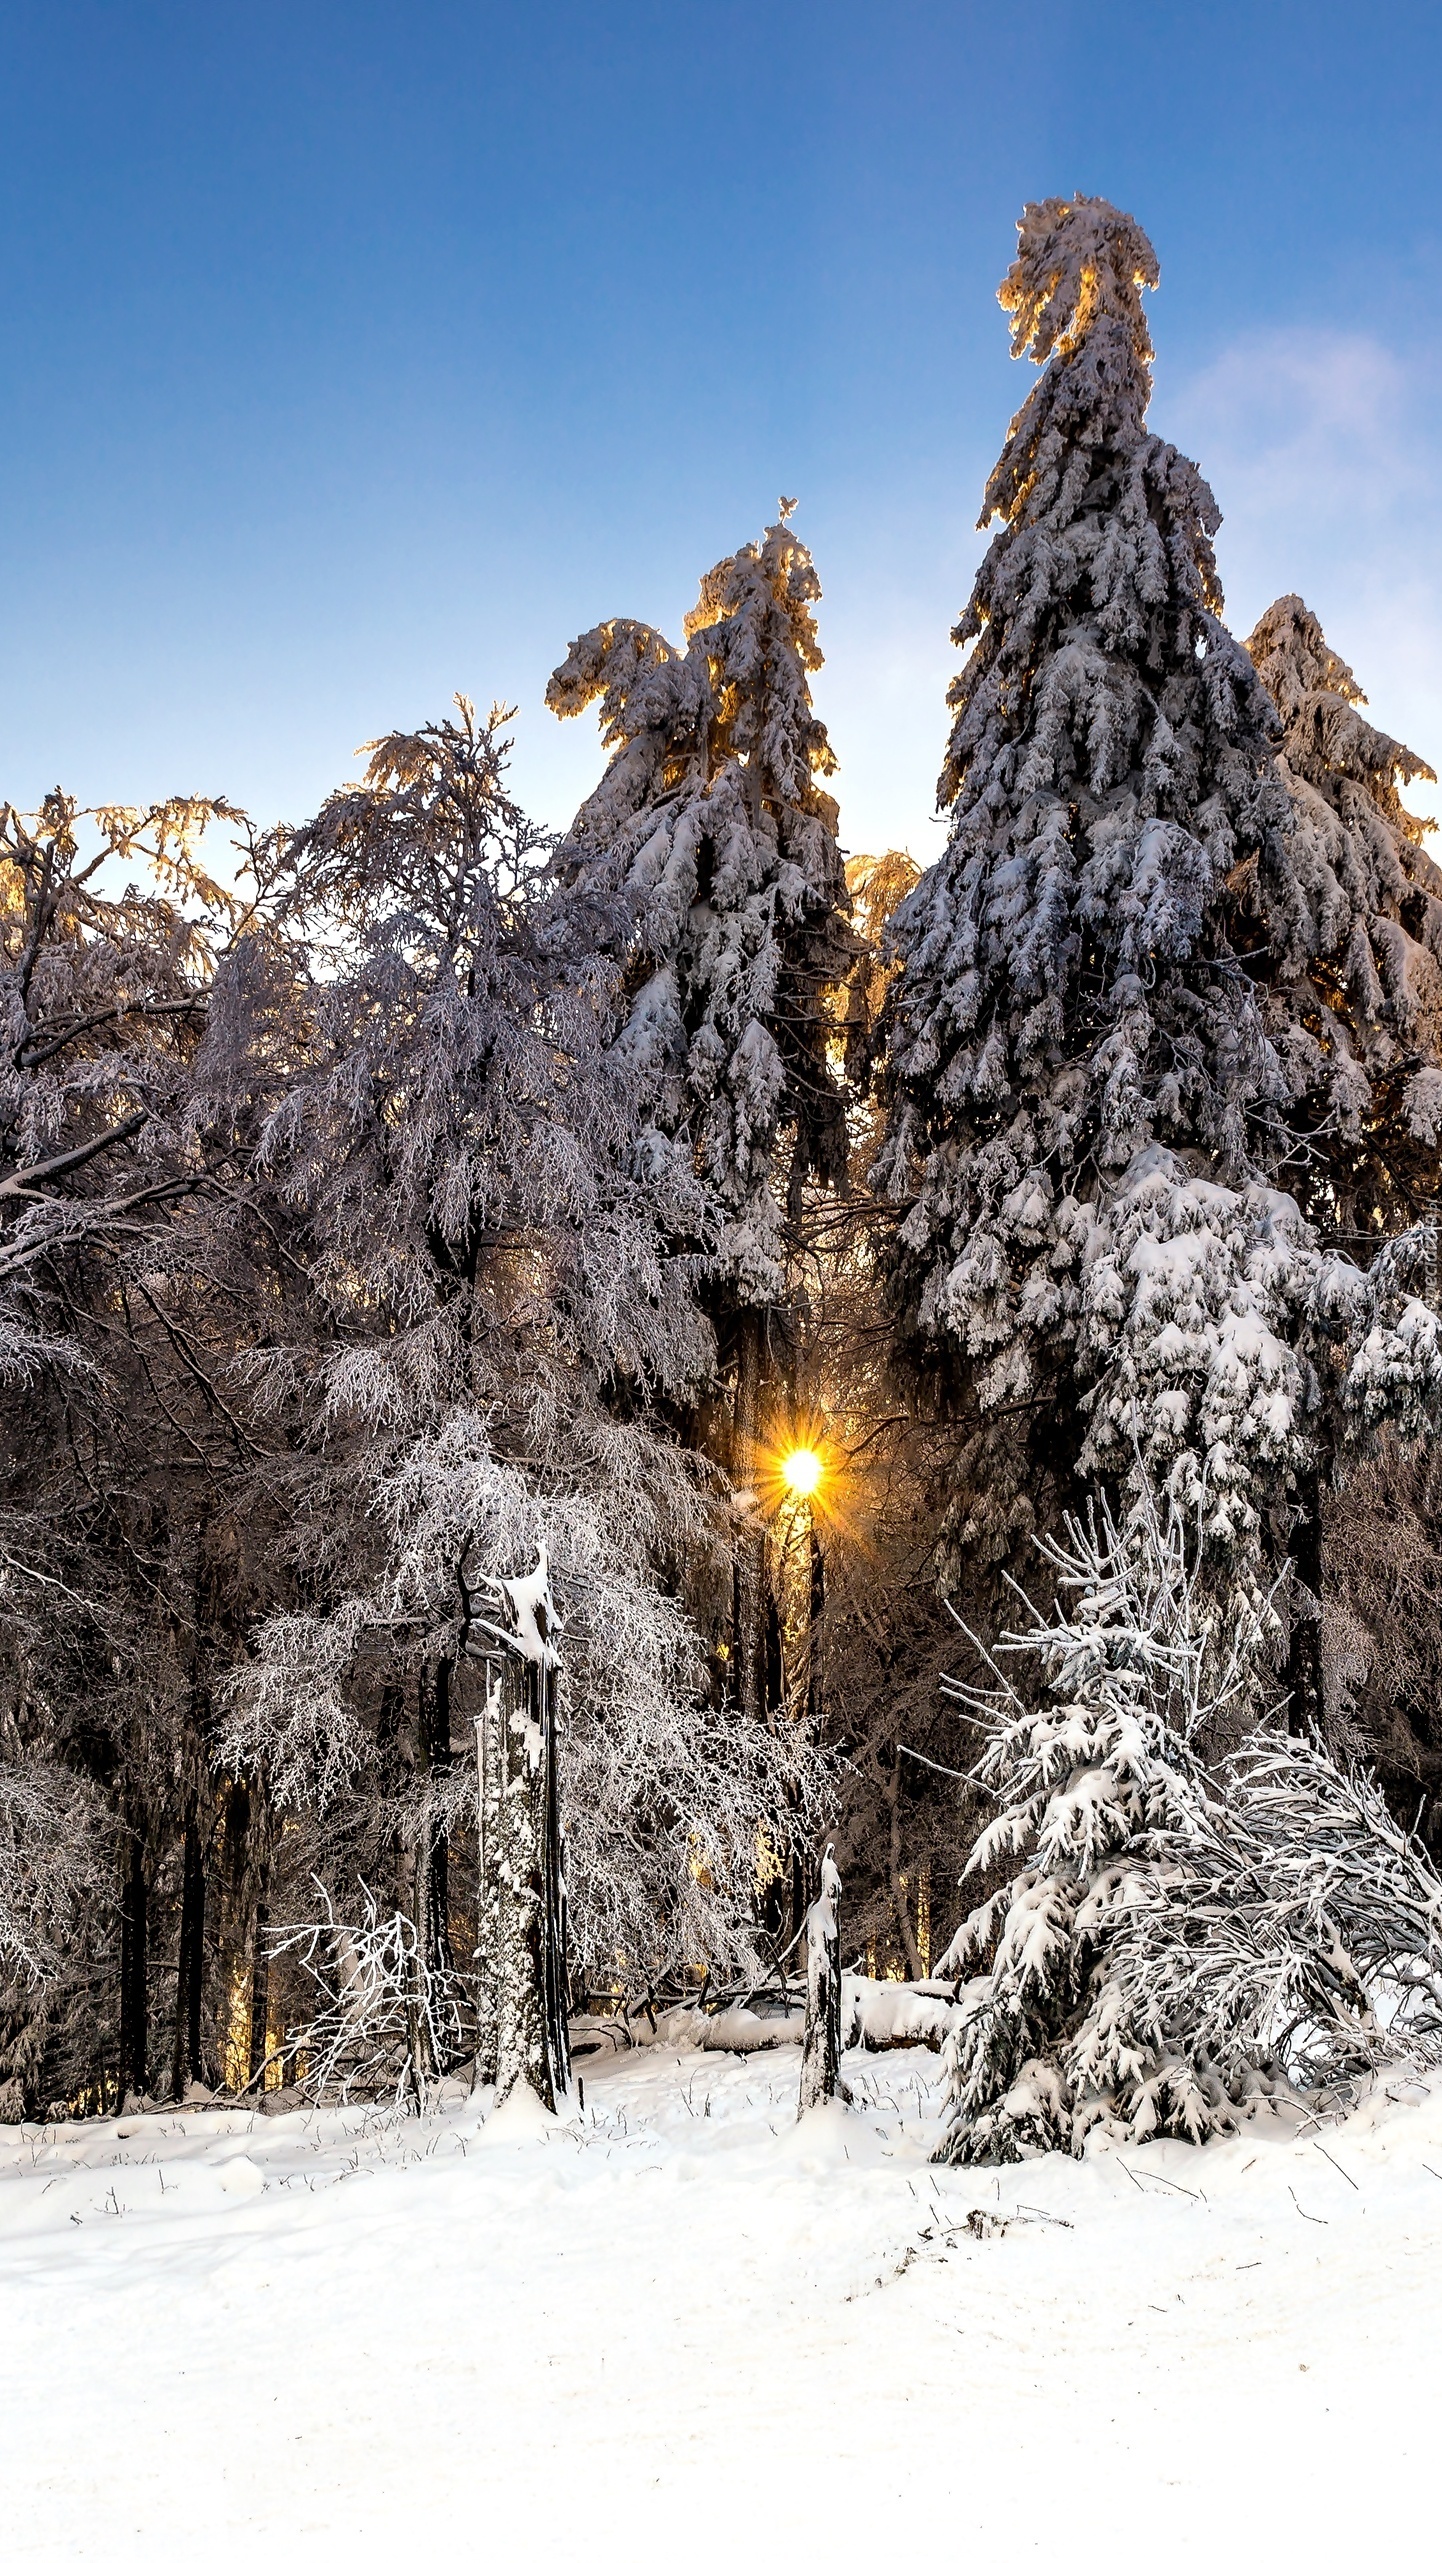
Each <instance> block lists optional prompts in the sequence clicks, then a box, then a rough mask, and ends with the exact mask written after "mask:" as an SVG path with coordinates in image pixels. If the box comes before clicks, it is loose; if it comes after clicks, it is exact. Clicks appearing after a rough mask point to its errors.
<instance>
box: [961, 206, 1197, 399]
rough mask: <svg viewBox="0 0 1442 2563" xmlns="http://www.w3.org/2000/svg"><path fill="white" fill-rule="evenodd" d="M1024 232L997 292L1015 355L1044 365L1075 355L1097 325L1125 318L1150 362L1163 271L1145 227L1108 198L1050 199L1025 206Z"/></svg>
mask: <svg viewBox="0 0 1442 2563" xmlns="http://www.w3.org/2000/svg"><path fill="white" fill-rule="evenodd" d="M1017 232H1018V234H1019V236H1020V246H1019V247H1018V250H1017V253H1016V256H1015V258H1014V259H1013V260H1012V263H1011V265H1010V266H1009V267H1008V269H1007V271H1006V274H1005V276H1004V277H1003V278H1002V282H1001V286H1000V289H999V291H998V294H997V300H998V302H999V303H1000V304H1001V307H1002V310H1003V311H1005V312H1010V313H1011V315H1012V323H1011V352H1012V354H1013V356H1030V357H1031V358H1032V359H1033V361H1034V362H1035V363H1036V364H1038V365H1044V364H1046V363H1047V361H1048V359H1049V358H1051V357H1052V356H1061V357H1067V356H1071V355H1074V354H1075V352H1076V350H1077V348H1078V347H1080V345H1081V343H1082V340H1083V339H1084V338H1085V337H1086V335H1087V333H1088V331H1089V330H1090V329H1092V328H1093V327H1094V326H1095V324H1096V322H1097V321H1099V320H1118V321H1121V322H1123V323H1124V324H1125V327H1126V329H1127V332H1128V335H1129V337H1130V339H1131V343H1132V347H1133V350H1134V352H1135V354H1136V356H1137V358H1138V360H1139V362H1140V363H1142V364H1144V365H1145V364H1147V363H1149V362H1150V359H1151V354H1152V342H1151V338H1150V335H1149V333H1148V330H1147V324H1146V315H1145V313H1144V312H1143V309H1142V292H1143V289H1144V288H1146V287H1155V285H1156V284H1157V283H1158V281H1159V279H1160V275H1161V270H1160V268H1159V267H1158V265H1157V253H1156V251H1155V250H1154V249H1153V247H1152V244H1151V242H1150V241H1149V240H1148V238H1147V236H1146V233H1145V232H1144V231H1143V229H1142V227H1141V224H1140V223H1138V222H1134V221H1133V220H1132V217H1131V215H1130V214H1124V213H1122V212H1121V211H1120V210H1119V209H1118V207H1117V206H1115V205H1112V204H1108V202H1107V200H1106V197H1105V196H1083V195H1080V194H1078V195H1075V196H1070V197H1068V196H1046V197H1044V198H1043V199H1042V201H1041V203H1040V204H1031V205H1026V206H1024V207H1023V209H1022V215H1021V220H1020V221H1019V222H1018V224H1017Z"/></svg>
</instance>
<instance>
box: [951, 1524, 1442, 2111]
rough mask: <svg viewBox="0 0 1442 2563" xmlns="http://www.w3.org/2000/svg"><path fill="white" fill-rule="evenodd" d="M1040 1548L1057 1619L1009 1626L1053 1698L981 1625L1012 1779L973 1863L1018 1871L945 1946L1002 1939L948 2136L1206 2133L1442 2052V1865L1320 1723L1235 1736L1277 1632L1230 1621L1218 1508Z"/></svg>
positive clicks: (992, 1724) (964, 2057)
mask: <svg viewBox="0 0 1442 2563" xmlns="http://www.w3.org/2000/svg"><path fill="white" fill-rule="evenodd" d="M1040 1545H1041V1547H1042V1552H1043V1555H1044V1556H1045V1557H1046V1559H1047V1561H1048V1563H1049V1564H1050V1566H1051V1567H1052V1569H1053V1571H1054V1573H1055V1575H1056V1578H1057V1583H1058V1586H1059V1588H1060V1590H1059V1597H1058V1601H1057V1605H1056V1613H1055V1617H1054V1618H1053V1619H1052V1620H1049V1621H1048V1620H1045V1619H1043V1618H1042V1616H1041V1615H1040V1613H1038V1612H1035V1611H1033V1615H1032V1621H1031V1625H1030V1626H1028V1627H1026V1628H1023V1629H1021V1630H1019V1631H1011V1632H1008V1633H1007V1634H1006V1635H1005V1636H1003V1637H1002V1638H1001V1639H1000V1640H999V1642H998V1648H997V1653H998V1654H1003V1653H1005V1654H1010V1655H1012V1656H1020V1657H1022V1658H1025V1659H1027V1660H1029V1661H1030V1663H1031V1664H1032V1665H1034V1666H1035V1668H1036V1670H1037V1672H1038V1673H1039V1675H1040V1676H1041V1677H1042V1680H1043V1684H1044V1687H1043V1689H1042V1690H1041V1693H1040V1696H1036V1697H1029V1696H1026V1695H1025V1694H1024V1693H1023V1692H1022V1691H1021V1690H1020V1689H1019V1688H1018V1686H1017V1685H1016V1684H1015V1683H1014V1682H1013V1681H1012V1680H1011V1678H1010V1676H1009V1675H1008V1674H1007V1673H1006V1672H1005V1671H1004V1670H1003V1669H1002V1668H1001V1667H1000V1666H999V1665H998V1664H997V1662H996V1660H995V1657H993V1656H991V1655H988V1654H987V1653H986V1650H985V1649H980V1648H979V1652H980V1653H981V1654H982V1655H983V1658H984V1660H985V1662H986V1663H987V1666H988V1669H989V1670H990V1672H991V1674H992V1677H993V1682H992V1686H991V1687H990V1688H986V1689H982V1688H979V1687H976V1686H973V1685H970V1684H967V1683H962V1682H956V1683H954V1684H953V1685H952V1686H951V1687H952V1689H953V1692H954V1695H955V1696H956V1697H957V1698H958V1699H960V1700H961V1701H962V1702H963V1703H964V1704H965V1705H966V1707H967V1709H968V1710H969V1711H970V1713H971V1714H972V1715H973V1716H974V1717H975V1718H976V1719H977V1721H978V1723H979V1724H980V1725H981V1726H982V1727H983V1729H984V1730H985V1732H986V1735H987V1739H988V1740H987V1743H986V1747H985V1750H984V1752H983V1754H982V1757H981V1760H980V1763H979V1766H978V1778H979V1780H980V1782H981V1783H982V1785H983V1786H984V1787H986V1788H987V1789H989V1790H991V1791H993V1792H994V1793H995V1795H996V1797H997V1799H998V1800H999V1802H1000V1804H999V1811H998V1813H997V1815H996V1816H995V1818H994V1819H993V1821H992V1823H991V1824H990V1825H989V1826H988V1827H987V1829H986V1831H985V1832H984V1833H983V1835H982V1836H981V1839H980V1840H979V1842H978V1843H977V1845H976V1848H975V1850H974V1851H973V1853H972V1856H971V1860H970V1862H969V1864H968V1873H969V1874H984V1873H985V1872H986V1871H987V1870H989V1869H991V1870H994V1869H996V1868H998V1867H1000V1868H1002V1869H1004V1870H1006V1871H1008V1872H1009V1873H1010V1874H1008V1875H1005V1876H1004V1877H1003V1880H1002V1883H1001V1884H1000V1885H999V1886H998V1887H997V1888H996V1889H995V1891H994V1892H993V1893H992V1894H991V1895H990V1896H989V1897H988V1898H987V1899H986V1901H985V1902H984V1903H982V1904H981V1905H980V1906H978V1907H977V1909H976V1910H975V1911H974V1912H973V1913H971V1914H970V1915H969V1916H968V1917H967V1919H966V1921H965V1922H964V1923H963V1924H962V1926H961V1929H960V1930H959V1931H958V1933H957V1934H956V1937H955V1939H954V1940H953V1942H952V1945H951V1947H950V1949H949V1950H948V1951H947V1953H946V1955H945V1957H944V1958H943V1960H942V1961H941V1965H940V1969H939V1972H941V1973H942V1974H945V1975H958V1976H959V1975H961V1974H962V1973H963V1971H964V1970H965V1968H966V1966H967V1964H968V1962H969V1961H973V1960H975V1959H977V1958H983V1959H988V1958H989V1961H990V1964H989V1967H988V1969H987V1972H986V1973H985V1974H984V1975H980V1976H977V1977H975V1978H973V1979H972V1980H971V1981H970V1982H968V1983H966V1984H965V1985H964V1986H963V1988H962V1992H961V1995H960V2000H959V2005H958V2017H957V2021H956V2025H955V2027H954V2029H953V2030H952V2032H951V2035H950V2037H949V2038H948V2041H947V2045H946V2050H945V2054H946V2063H947V2072H948V2079H949V2084H950V2121H949V2125H948V2129H947V2132H946V2135H945V2137H944V2139H943V2142H942V2145H941V2148H940V2152H941V2155H942V2157H943V2158H944V2159H946V2160H949V2161H952V2162H1006V2161H1015V2160H1018V2159H1019V2158H1021V2157H1022V2156H1024V2155H1027V2154H1030V2153H1035V2152H1041V2151H1046V2150H1049V2149H1053V2148H1069V2149H1071V2150H1072V2151H1074V2152H1079V2151H1080V2150H1081V2149H1082V2147H1083V2146H1084V2144H1085V2142H1086V2140H1087V2138H1088V2136H1089V2135H1090V2134H1091V2133H1092V2132H1093V2131H1094V2130H1096V2129H1109V2130H1111V2131H1113V2132H1114V2133H1115V2134H1117V2135H1120V2136H1125V2137H1130V2138H1134V2139H1141V2138H1145V2137H1150V2136H1163V2135H1170V2136H1181V2137H1186V2138H1188V2139H1190V2140H1191V2141H1193V2142H1201V2141H1202V2140H1203V2139H1204V2138H1206V2137H1208V2136H1210V2135H1212V2134H1215V2133H1218V2132H1222V2131H1225V2130H1229V2129H1232V2128H1235V2127H1236V2126H1237V2125H1238V2123H1239V2122H1240V2120H1241V2119H1242V2118H1243V2117H1244V2116H1245V2115H1248V2114H1251V2113H1253V2112H1255V2111H1256V2110H1257V2109H1259V2108H1264V2107H1266V2106H1267V2105H1269V2104H1270V2103H1271V2102H1272V2101H1274V2100H1276V2099H1277V2098H1278V2097H1279V2096H1281V2095H1282V2094H1284V2093H1286V2092H1287V2091H1289V2090H1293V2089H1296V2088H1298V2087H1316V2086H1317V2085H1319V2084H1335V2085H1343V2084H1345V2082H1346V2081H1347V2080H1348V2078H1350V2077H1354V2076H1355V2075H1356V2074H1357V2073H1358V2071H1359V2070H1362V2069H1365V2068H1367V2067H1368V2066H1374V2065H1381V2064H1384V2063H1390V2062H1393V2061H1396V2060H1398V2059H1401V2058H1407V2059H1412V2060H1418V2061H1433V2060H1435V2059H1436V2058H1437V2057H1438V2056H1439V2055H1442V2008H1439V1996H1442V1877H1439V1875H1438V1872H1437V1871H1436V1869H1435V1868H1434V1867H1433V1864H1432V1862H1431V1861H1430V1859H1429V1858H1428V1857H1427V1854H1426V1852H1425V1851H1424V1850H1423V1848H1422V1846H1421V1844H1420V1843H1419V1842H1418V1841H1417V1840H1416V1838H1415V1837H1414V1836H1411V1835H1408V1834H1405V1833H1403V1831H1402V1830H1401V1828H1400V1827H1399V1826H1398V1825H1397V1824H1396V1823H1395V1822H1394V1821H1393V1819H1392V1817H1391V1816H1390V1814H1389V1813H1388V1810H1387V1808H1386V1806H1385V1803H1384V1801H1383V1800H1382V1797H1381V1795H1380V1792H1379V1791H1378V1790H1377V1788H1376V1787H1375V1785H1374V1784H1373V1783H1372V1781H1371V1780H1370V1779H1368V1778H1367V1777H1366V1776H1365V1775H1364V1774H1363V1773H1362V1772H1360V1771H1358V1770H1344V1769H1342V1768H1340V1767H1339V1766H1338V1764H1337V1763H1336V1762H1335V1761H1334V1760H1333V1758H1332V1756H1331V1755H1330V1753H1329V1752H1328V1751H1327V1750H1326V1748H1325V1746H1324V1745H1323V1743H1322V1742H1321V1740H1320V1738H1318V1737H1316V1736H1309V1737H1305V1738H1297V1737H1293V1736H1289V1735H1287V1734H1286V1733H1284V1732H1277V1731H1274V1730H1273V1729H1272V1728H1270V1727H1261V1728H1259V1729H1256V1730H1254V1731H1253V1732H1252V1733H1251V1734H1249V1735H1248V1736H1246V1738H1245V1740H1244V1741H1243V1742H1241V1743H1240V1744H1235V1743H1234V1744H1233V1747H1232V1749H1231V1750H1230V1751H1226V1750H1225V1742H1226V1737H1227V1730H1228V1727H1229V1726H1233V1727H1234V1726H1235V1722H1236V1720H1237V1718H1238V1716H1239V1715H1244V1714H1245V1713H1246V1711H1247V1708H1248V1704H1249V1697H1250V1695H1251V1693H1252V1692H1253V1689H1254V1686H1255V1681H1256V1675H1257V1656H1258V1651H1259V1649H1260V1647H1261V1644H1262V1642H1263V1639H1264V1637H1265V1635H1266V1629H1265V1624H1264V1620H1263V1618H1262V1617H1261V1616H1260V1615H1253V1616H1252V1617H1251V1618H1250V1619H1248V1618H1247V1617H1246V1616H1245V1615H1238V1614H1237V1613H1236V1612H1235V1611H1234V1610H1233V1611H1231V1612H1229V1614H1228V1625H1227V1626H1226V1627H1222V1626H1220V1625H1219V1624H1218V1614H1217V1610H1216V1606H1215V1604H1213V1603H1210V1602H1209V1601H1208V1599H1207V1597H1206V1594H1205V1590H1204V1587H1203V1584H1202V1580H1201V1576H1200V1573H1199V1570H1198V1564H1197V1552H1198V1546H1199V1543H1198V1541H1197V1538H1196V1536H1195V1534H1194V1531H1193V1527H1192V1525H1191V1524H1189V1522H1188V1521H1187V1520H1186V1519H1184V1517H1183V1516H1182V1514H1181V1513H1180V1511H1179V1510H1178V1509H1177V1508H1176V1507H1175V1506H1172V1507H1170V1508H1169V1509H1168V1510H1167V1511H1166V1512H1165V1514H1163V1515H1159V1514H1158V1513H1157V1512H1156V1511H1155V1510H1154V1509H1153V1508H1151V1507H1149V1506H1143V1507H1139V1508H1138V1510H1137V1511H1136V1512H1135V1513H1134V1514H1132V1515H1131V1516H1129V1517H1128V1518H1127V1519H1126V1520H1125V1521H1124V1522H1122V1523H1121V1524H1117V1523H1115V1522H1114V1521H1113V1520H1112V1517H1111V1516H1110V1514H1109V1513H1108V1512H1107V1511H1106V1509H1105V1508H1104V1507H1103V1508H1102V1509H1101V1510H1100V1511H1099V1512H1093V1513H1092V1514H1090V1515H1089V1517H1088V1519H1087V1521H1086V1523H1085V1524H1083V1523H1080V1522H1078V1521H1076V1520H1072V1521H1070V1522H1069V1524H1068V1531H1067V1537H1066V1539H1065V1540H1050V1541H1045V1542H1043V1543H1041V1544H1040ZM1219 1741H1220V1743H1221V1745H1222V1747H1223V1749H1222V1750H1221V1751H1220V1752H1219V1753H1218V1744H1219ZM1209 1746H1210V1748H1211V1750H1212V1752H1213V1753H1215V1754H1217V1758H1216V1759H1215V1760H1212V1761H1209V1760H1208V1758H1207V1754H1208V1748H1209Z"/></svg>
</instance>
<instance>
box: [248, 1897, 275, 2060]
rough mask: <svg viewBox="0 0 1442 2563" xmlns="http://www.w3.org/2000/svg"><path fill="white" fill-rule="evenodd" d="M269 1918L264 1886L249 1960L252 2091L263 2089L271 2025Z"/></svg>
mask: <svg viewBox="0 0 1442 2563" xmlns="http://www.w3.org/2000/svg"><path fill="white" fill-rule="evenodd" d="M269 1923H270V1915H269V1912H268V1910H267V1907H266V1902H265V1890H264V1886H262V1889H261V1896H260V1902H259V1903H258V1904H257V1906H256V1908H255V1936H254V1941H253V1943H252V1954H251V1961H250V2058H249V2067H248V2070H249V2074H250V2083H251V2088H252V2090H254V2091H263V2090H264V2089H265V2063H266V2031H267V2029H268V2028H269V2026H270V1944H269V1938H268V1930H269Z"/></svg>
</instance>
